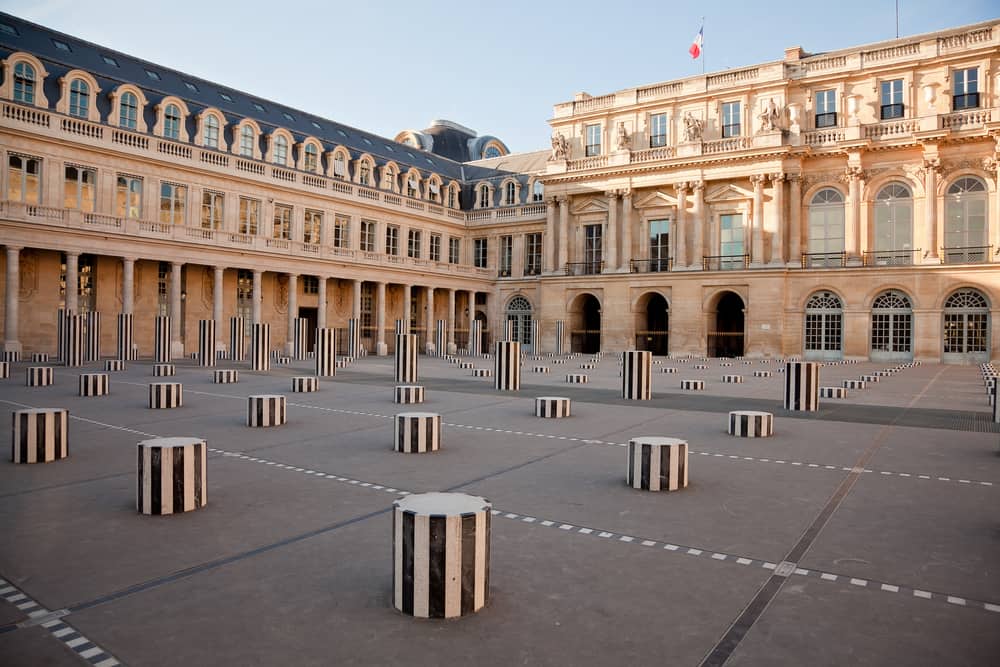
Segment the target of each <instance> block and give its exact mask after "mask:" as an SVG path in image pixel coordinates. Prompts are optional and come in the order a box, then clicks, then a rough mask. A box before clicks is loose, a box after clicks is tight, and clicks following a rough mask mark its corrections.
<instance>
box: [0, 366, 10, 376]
mask: <svg viewBox="0 0 1000 667" xmlns="http://www.w3.org/2000/svg"><path fill="white" fill-rule="evenodd" d="M9 377H10V362H9V361H0V379H2V380H6V379H7V378H9Z"/></svg>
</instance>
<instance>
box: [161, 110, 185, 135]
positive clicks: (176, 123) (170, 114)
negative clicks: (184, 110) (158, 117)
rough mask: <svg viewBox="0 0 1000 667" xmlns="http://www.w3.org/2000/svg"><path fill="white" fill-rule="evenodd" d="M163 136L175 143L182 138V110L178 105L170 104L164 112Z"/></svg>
mask: <svg viewBox="0 0 1000 667" xmlns="http://www.w3.org/2000/svg"><path fill="white" fill-rule="evenodd" d="M163 136H164V138H166V139H173V140H174V141H178V140H180V138H181V110H180V109H178V108H177V105H176V104H168V105H167V108H166V109H164V111H163Z"/></svg>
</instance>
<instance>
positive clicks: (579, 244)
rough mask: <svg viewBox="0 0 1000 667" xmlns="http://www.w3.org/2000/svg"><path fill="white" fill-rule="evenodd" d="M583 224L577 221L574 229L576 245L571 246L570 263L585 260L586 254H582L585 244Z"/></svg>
mask: <svg viewBox="0 0 1000 667" xmlns="http://www.w3.org/2000/svg"><path fill="white" fill-rule="evenodd" d="M584 231H585V230H584V229H583V224H582V223H581V222H580V220H579V219H578V220H577V221H576V225H575V227H574V233H573V236H575V237H576V243H574V244H573V257H572V258H570V260H569V261H570V262H583V261H585V258H586V253H585V252H584V244H585V243H586V242H585V240H584V237H585V236H586V235H585V234H584Z"/></svg>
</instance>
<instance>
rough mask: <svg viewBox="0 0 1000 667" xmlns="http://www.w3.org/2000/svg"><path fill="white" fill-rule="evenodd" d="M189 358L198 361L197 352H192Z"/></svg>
mask: <svg viewBox="0 0 1000 667" xmlns="http://www.w3.org/2000/svg"><path fill="white" fill-rule="evenodd" d="M190 359H191V360H192V361H198V353H197V352H192V353H191V356H190Z"/></svg>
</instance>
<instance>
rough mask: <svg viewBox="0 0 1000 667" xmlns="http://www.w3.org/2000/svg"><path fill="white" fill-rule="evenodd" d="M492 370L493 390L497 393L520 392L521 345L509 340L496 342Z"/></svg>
mask: <svg viewBox="0 0 1000 667" xmlns="http://www.w3.org/2000/svg"><path fill="white" fill-rule="evenodd" d="M493 368H494V373H493V388H494V389H496V390H497V391H520V389H521V344H520V343H518V342H517V341H510V340H502V341H498V342H497V344H496V354H495V356H494V361H493Z"/></svg>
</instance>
